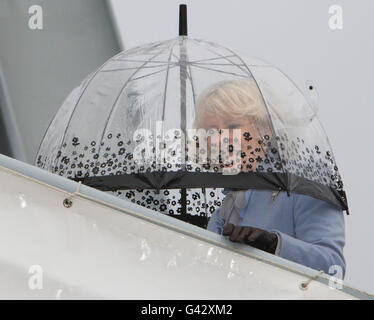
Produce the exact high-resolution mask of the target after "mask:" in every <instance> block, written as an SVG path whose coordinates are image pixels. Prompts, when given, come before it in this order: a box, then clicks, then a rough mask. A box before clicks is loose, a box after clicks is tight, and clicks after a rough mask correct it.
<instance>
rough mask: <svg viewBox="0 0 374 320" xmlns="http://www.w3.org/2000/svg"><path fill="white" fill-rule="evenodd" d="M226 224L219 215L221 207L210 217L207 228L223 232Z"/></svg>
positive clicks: (219, 232)
mask: <svg viewBox="0 0 374 320" xmlns="http://www.w3.org/2000/svg"><path fill="white" fill-rule="evenodd" d="M224 224H225V221H224V220H223V218H222V217H221V216H220V215H219V209H217V210H216V211H214V213H213V214H212V216H211V217H210V219H209V222H208V226H207V230H209V231H212V232H215V233H218V234H222V232H223V225H224Z"/></svg>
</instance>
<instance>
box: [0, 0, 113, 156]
mask: <svg viewBox="0 0 374 320" xmlns="http://www.w3.org/2000/svg"><path fill="white" fill-rule="evenodd" d="M32 5H40V6H41V7H42V9H43V24H44V26H43V30H31V29H29V27H28V21H29V19H30V17H31V15H30V14H29V13H28V9H29V7H30V6H32ZM119 50H120V44H119V42H118V41H117V38H116V32H115V29H114V27H113V23H112V19H111V13H110V10H109V8H108V6H107V3H106V1H105V0H79V1H77V0H64V1H61V0H0V77H1V78H0V98H1V99H0V114H1V115H2V117H0V118H3V120H2V123H0V125H1V129H0V132H1V137H0V148H1V149H0V152H1V153H4V154H10V151H12V154H13V156H15V157H16V158H17V159H19V160H24V161H27V162H29V163H33V161H34V158H35V155H36V152H37V150H38V148H39V144H40V141H41V139H42V137H43V135H44V132H45V131H46V129H47V127H48V125H49V123H50V121H51V119H52V118H53V116H54V115H55V113H56V111H57V109H58V108H59V106H60V105H61V104H62V102H63V101H64V99H65V98H66V96H67V95H68V93H69V92H70V91H71V90H72V89H73V88H74V87H76V86H77V85H78V84H79V83H80V82H81V81H82V80H83V78H85V77H86V75H87V74H89V73H91V72H92V71H94V70H95V69H96V68H97V67H99V66H100V65H101V64H102V63H104V62H105V61H106V60H107V59H109V58H110V57H112V56H113V55H115V54H116V53H117V52H119ZM5 133H6V134H7V136H8V138H9V140H10V146H9V145H7V143H6V142H5V141H6V139H4V136H5ZM9 149H12V150H9Z"/></svg>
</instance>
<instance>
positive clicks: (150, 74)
mask: <svg viewBox="0 0 374 320" xmlns="http://www.w3.org/2000/svg"><path fill="white" fill-rule="evenodd" d="M176 66H177V65H176V64H175V65H172V66H171V67H170V69H173V68H174V67H176ZM165 70H167V68H164V69H162V70H158V71H155V72H152V73H148V74H145V75H144V76H140V77H137V78H134V79H131V81H135V80H138V79H142V78H145V77H149V76H152V75H154V74H157V73H160V72H163V71H165Z"/></svg>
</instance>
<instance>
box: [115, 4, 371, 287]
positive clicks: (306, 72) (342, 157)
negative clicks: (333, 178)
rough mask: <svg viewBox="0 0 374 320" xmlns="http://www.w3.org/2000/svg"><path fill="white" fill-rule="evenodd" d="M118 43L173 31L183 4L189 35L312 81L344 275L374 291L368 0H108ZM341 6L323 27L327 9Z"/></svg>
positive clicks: (160, 36)
mask: <svg viewBox="0 0 374 320" xmlns="http://www.w3.org/2000/svg"><path fill="white" fill-rule="evenodd" d="M111 2H112V6H113V11H114V15H115V17H116V20H117V23H118V30H119V32H120V35H121V38H122V41H123V44H124V46H125V48H126V49H127V48H131V47H134V46H136V45H139V44H144V43H148V42H152V41H159V40H164V39H168V38H172V37H175V36H177V34H178V5H179V3H186V4H187V5H188V22H189V25H188V28H189V36H190V37H193V38H200V39H206V40H210V41H214V42H217V43H220V44H222V45H225V46H228V47H230V48H232V49H234V50H237V51H239V52H244V53H246V54H247V55H248V56H254V57H260V58H263V59H264V60H266V61H269V62H271V63H273V64H275V65H276V66H278V67H279V68H280V69H282V70H283V71H284V72H285V73H286V74H288V75H289V76H290V77H291V78H292V79H293V80H294V81H295V82H296V83H297V84H298V85H299V87H300V88H302V89H304V88H306V84H307V83H308V82H309V81H312V82H313V83H314V85H315V86H316V88H317V90H318V95H319V108H320V109H319V116H320V119H321V121H322V123H323V125H324V127H325V129H326V131H327V134H328V136H329V139H330V142H331V144H332V147H333V150H334V153H335V157H336V159H337V163H338V165H339V168H340V173H341V175H342V177H343V181H344V183H345V189H346V191H347V195H348V200H349V203H350V215H349V216H346V219H345V222H346V247H345V257H346V260H347V274H346V281H347V282H348V283H350V284H352V285H355V286H357V287H359V288H362V289H365V290H368V291H369V292H372V293H373V292H374V276H373V274H372V270H374V258H373V256H372V252H373V248H372V246H373V244H374V241H373V238H372V236H371V235H372V228H373V224H374V215H373V213H374V212H373V211H374V210H373V202H372V201H373V198H372V197H373V193H372V190H373V189H374V174H373V170H372V167H371V163H372V161H373V160H374V148H373V142H372V132H371V130H372V129H373V128H374V125H373V116H374V103H373V102H374V94H373V92H374V90H373V88H372V84H373V79H372V75H373V71H374V62H373V57H374V42H373V41H372V33H373V29H374V19H372V12H374V2H373V1H372V0H359V1H349V0H346V1H341V0H339V1H338V0H336V1H329V0H314V1H309V0H308V1H306V0H303V1H300V0H282V1H279V0H265V1H248V0H230V1H216V0H204V1H201V0H200V1H198V0H190V1H184V2H179V1H175V0H162V1H149V0H137V1H134V0H111ZM332 5H340V6H341V7H342V9H343V29H342V30H331V29H330V28H329V25H328V21H329V18H330V15H329V8H330V6H332Z"/></svg>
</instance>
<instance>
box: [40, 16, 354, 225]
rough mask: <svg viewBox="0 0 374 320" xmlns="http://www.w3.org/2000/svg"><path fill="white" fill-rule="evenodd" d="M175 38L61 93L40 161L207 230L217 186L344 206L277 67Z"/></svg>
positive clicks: (325, 151) (305, 105) (121, 57)
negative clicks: (64, 96) (276, 192)
mask: <svg viewBox="0 0 374 320" xmlns="http://www.w3.org/2000/svg"><path fill="white" fill-rule="evenodd" d="M181 17H182V19H181V27H180V35H179V36H178V37H176V38H174V39H171V40H167V41H162V42H157V43H151V44H147V45H143V46H138V47H136V48H133V49H130V50H126V51H124V52H121V53H119V54H118V55H116V56H115V57H113V58H111V59H109V60H108V61H107V62H106V63H104V65H102V66H101V67H100V68H99V69H98V70H96V71H95V72H94V73H92V74H90V75H89V76H88V77H87V78H86V79H85V80H84V81H83V82H82V83H81V85H80V86H79V87H78V88H76V89H75V90H73V92H72V93H71V94H70V95H69V96H68V98H67V99H66V101H65V102H64V104H63V105H62V107H61V108H60V110H59V111H58V113H57V114H56V116H55V118H54V119H53V121H52V122H51V124H50V126H49V128H48V130H47V132H46V134H45V137H44V139H43V141H42V144H41V146H40V149H39V152H38V155H37V158H36V165H37V166H39V167H42V168H44V169H46V170H49V171H51V172H54V173H56V174H59V175H62V176H65V177H68V178H72V179H75V180H81V181H82V182H83V183H84V184H86V185H89V186H92V187H94V188H97V189H100V190H103V191H111V192H115V193H116V194H117V195H118V196H120V197H123V198H125V199H128V200H130V201H133V202H136V203H138V204H139V205H142V206H146V207H148V208H151V209H155V210H157V211H160V212H163V213H166V214H170V215H173V216H176V217H178V218H180V219H183V220H185V221H188V222H191V223H193V224H196V225H200V226H202V227H204V226H206V224H207V221H208V218H209V217H210V215H211V214H212V213H213V212H214V210H215V209H216V208H218V207H219V206H220V205H221V201H222V198H223V194H222V190H223V189H222V188H231V189H249V188H255V189H268V190H279V191H286V192H288V193H290V192H296V193H301V194H305V195H309V196H312V197H315V198H318V199H321V200H324V201H327V202H330V203H333V204H335V205H337V206H340V207H341V208H342V209H344V210H347V209H348V206H347V200H346V196H345V192H344V190H343V183H342V181H341V177H340V175H339V172H338V168H337V166H336V163H335V160H334V157H333V154H332V150H331V147H330V144H329V142H328V138H327V136H326V134H325V132H324V130H323V128H322V126H321V124H320V122H319V120H318V118H317V116H316V109H315V107H314V106H313V105H312V104H311V103H310V101H309V100H308V99H307V98H306V97H305V96H304V95H303V94H302V92H301V91H300V90H299V89H298V88H297V87H296V86H295V84H294V83H293V82H292V81H291V80H290V79H289V78H287V76H286V75H285V74H284V73H283V72H281V71H280V70H279V69H277V68H276V67H274V66H272V65H269V64H268V63H265V62H263V61H260V60H258V59H251V58H247V57H243V56H239V55H238V54H236V53H235V52H234V51H233V50H230V49H228V48H225V47H223V46H220V45H218V44H215V43H212V42H209V41H204V40H197V39H192V38H189V37H187V35H186V34H187V28H186V24H185V20H184V18H185V15H184V14H183V12H182V14H181Z"/></svg>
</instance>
